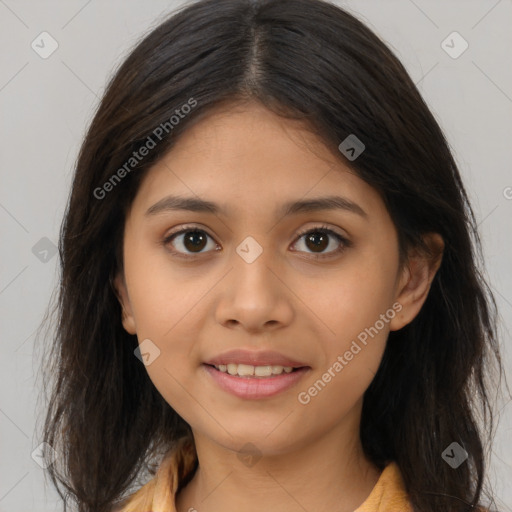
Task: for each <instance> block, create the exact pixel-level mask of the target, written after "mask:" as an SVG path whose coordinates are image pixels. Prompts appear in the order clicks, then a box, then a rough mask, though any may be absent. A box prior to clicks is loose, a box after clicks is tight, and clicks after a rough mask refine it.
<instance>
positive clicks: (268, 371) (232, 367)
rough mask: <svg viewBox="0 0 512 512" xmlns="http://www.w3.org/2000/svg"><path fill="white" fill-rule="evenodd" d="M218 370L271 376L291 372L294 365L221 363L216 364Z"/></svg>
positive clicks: (246, 374) (244, 374)
mask: <svg viewBox="0 0 512 512" xmlns="http://www.w3.org/2000/svg"><path fill="white" fill-rule="evenodd" d="M215 368H217V370H219V371H221V372H224V373H229V375H238V376H239V377H250V376H252V375H254V376H256V377H270V376H271V375H281V374H282V373H283V372H284V373H291V372H292V370H293V367H291V366H279V365H276V366H271V365H267V366H252V365H250V364H234V363H230V364H220V365H218V366H215Z"/></svg>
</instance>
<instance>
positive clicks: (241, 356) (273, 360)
mask: <svg viewBox="0 0 512 512" xmlns="http://www.w3.org/2000/svg"><path fill="white" fill-rule="evenodd" d="M205 364H207V365H211V366H219V365H228V364H246V365H251V366H290V367H292V368H302V367H306V366H308V365H307V364H305V363H301V362H300V361H296V360H294V359H291V358H289V357H287V356H285V355H283V354H280V353H279V352H275V351H272V350H263V351H254V350H244V349H235V350H229V351H227V352H224V353H222V354H220V355H218V356H216V357H214V358H212V359H209V360H208V361H205Z"/></svg>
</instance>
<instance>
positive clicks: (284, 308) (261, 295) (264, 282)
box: [216, 244, 294, 333]
mask: <svg viewBox="0 0 512 512" xmlns="http://www.w3.org/2000/svg"><path fill="white" fill-rule="evenodd" d="M241 245H242V244H241ZM253 249H254V248H253ZM240 254H241V255H240ZM272 260H274V261H272ZM231 261H232V269H231V271H230V272H229V273H228V275H227V276H226V278H225V279H223V282H222V285H221V287H219V290H220V294H221V297H220V299H219V301H218V302H217V309H216V320H217V322H219V323H220V324H221V325H223V326H225V327H228V328H239V329H243V330H246V331H248V332H251V333H256V332H265V331H271V330H274V329H279V328H283V327H285V326H287V325H289V324H290V322H291V321H292V319H293V314H294V310H293V305H292V297H293V292H292V291H291V289H290V288H289V286H288V285H287V283H286V277H285V276H284V272H283V270H282V268H278V267H279V262H278V261H275V258H273V257H272V254H271V252H270V251H266V250H263V251H262V252H261V253H260V254H259V255H258V256H257V257H256V258H255V259H252V258H246V257H245V255H244V253H243V251H241V252H240V251H239V252H234V254H233V257H232V259H231ZM230 263H231V262H230Z"/></svg>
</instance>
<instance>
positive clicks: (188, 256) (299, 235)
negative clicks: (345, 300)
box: [162, 225, 352, 260]
mask: <svg viewBox="0 0 512 512" xmlns="http://www.w3.org/2000/svg"><path fill="white" fill-rule="evenodd" d="M193 231H198V232H201V233H205V234H206V235H207V236H208V237H210V238H212V239H213V237H212V236H210V235H209V234H208V233H207V232H206V231H205V230H204V229H200V228H198V227H197V226H185V227H183V228H182V229H180V230H179V231H175V232H173V233H170V234H169V235H168V236H166V237H165V238H164V239H163V241H162V245H164V246H165V247H167V246H169V245H170V242H171V241H172V239H173V238H175V237H176V236H178V235H182V234H184V233H188V232H193ZM309 233H322V234H325V235H331V236H333V237H334V238H336V239H337V240H338V242H340V244H341V245H340V247H339V248H338V249H335V250H334V251H330V252H328V253H319V254H315V253H308V254H310V255H312V258H313V259H317V260H319V259H324V258H332V257H333V255H336V254H339V253H341V252H343V251H344V250H345V249H346V248H347V247H350V246H351V245H352V243H351V242H350V241H349V240H347V239H346V238H345V237H343V236H341V235H340V234H339V233H337V232H336V231H333V230H332V229H330V228H328V227H327V226H323V225H322V226H318V227H313V228H308V229H306V230H304V231H301V232H299V233H297V238H296V240H295V242H294V245H295V244H296V243H297V242H298V241H299V240H300V239H301V238H302V237H303V236H304V235H307V234H309ZM168 250H169V252H171V253H172V254H174V255H176V256H177V257H180V258H184V259H195V258H197V256H200V255H201V254H204V253H188V254H184V253H182V252H179V251H176V250H175V249H168Z"/></svg>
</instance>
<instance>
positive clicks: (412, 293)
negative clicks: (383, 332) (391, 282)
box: [390, 233, 444, 331]
mask: <svg viewBox="0 0 512 512" xmlns="http://www.w3.org/2000/svg"><path fill="white" fill-rule="evenodd" d="M422 238H423V240H424V242H425V244H426V246H427V247H428V251H427V252H425V251H422V250H421V249H414V250H413V251H412V252H411V253H410V254H409V255H408V259H407V263H406V264H405V265H404V269H403V270H402V273H401V277H400V279H399V284H398V287H397V295H396V298H395V301H396V302H398V303H399V304H401V306H402V309H400V310H399V311H398V310H397V314H396V315H395V317H394V318H393V319H392V320H391V322H390V330H391V331H398V330H399V329H401V328H402V327H404V326H406V325H407V324H409V323H410V322H412V321H413V320H414V318H415V317H416V315H417V314H418V313H419V312H420V310H421V308H422V306H423V304H424V303H425V300H426V299H427V296H428V292H429V291H430V286H431V284H432V281H433V279H434V276H435V275H436V272H437V271H438V270H439V267H440V266H441V261H442V259H443V251H444V241H443V239H442V237H441V235H439V234H438V233H427V234H425V235H423V237H422Z"/></svg>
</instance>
